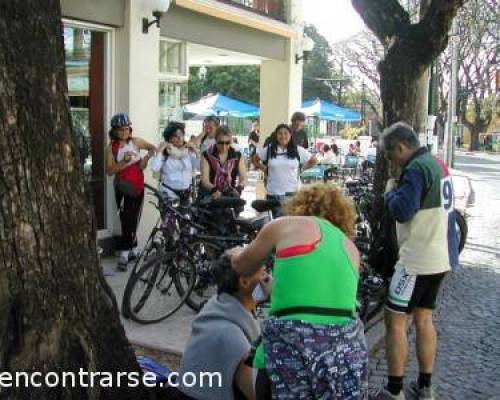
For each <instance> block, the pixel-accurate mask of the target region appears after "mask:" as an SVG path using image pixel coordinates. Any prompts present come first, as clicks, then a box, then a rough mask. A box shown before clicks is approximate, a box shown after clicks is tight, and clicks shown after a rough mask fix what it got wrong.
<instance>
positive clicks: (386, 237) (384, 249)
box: [368, 211, 399, 278]
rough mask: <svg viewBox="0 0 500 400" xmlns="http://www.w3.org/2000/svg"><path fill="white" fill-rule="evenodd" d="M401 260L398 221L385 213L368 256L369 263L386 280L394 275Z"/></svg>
mask: <svg viewBox="0 0 500 400" xmlns="http://www.w3.org/2000/svg"><path fill="white" fill-rule="evenodd" d="M398 259H399V246H398V238H397V234H396V221H395V220H394V218H392V216H391V215H390V214H389V213H388V212H387V211H385V212H384V215H383V217H382V222H381V223H380V227H379V229H378V231H377V232H376V233H375V235H374V238H373V243H372V245H371V247H370V253H369V255H368V263H369V265H371V266H372V268H373V269H374V270H375V271H376V272H377V273H378V274H380V275H381V276H382V277H384V278H390V277H392V275H393V274H394V267H395V266H396V263H397V262H398Z"/></svg>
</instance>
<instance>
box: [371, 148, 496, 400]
mask: <svg viewBox="0 0 500 400" xmlns="http://www.w3.org/2000/svg"><path fill="white" fill-rule="evenodd" d="M455 168H456V169H459V170H461V171H463V172H465V173H467V174H469V176H470V177H471V178H472V180H473V187H474V190H475V192H476V204H475V206H474V207H473V208H471V209H470V210H469V213H470V216H469V218H468V225H469V236H468V239H467V244H466V247H465V250H464V252H463V253H462V256H461V258H460V262H461V268H460V269H459V271H457V272H454V273H452V274H449V276H448V277H447V278H446V280H445V282H444V285H443V288H442V292H441V295H440V298H439V300H438V301H439V306H438V308H437V310H436V315H435V319H436V326H437V330H438V335H439V349H438V356H437V360H436V368H435V373H434V377H433V382H434V384H435V387H436V392H437V396H438V398H439V399H450V400H464V399H470V400H490V399H500V234H499V230H500V185H499V182H500V156H493V155H487V154H464V153H461V154H458V155H457V157H456V163H455ZM410 343H411V346H412V349H411V352H410V356H409V367H408V371H407V374H406V382H409V381H410V380H412V379H415V378H416V376H417V374H418V367H417V362H416V356H415V350H414V344H415V337H414V331H413V329H412V330H411V332H410ZM370 372H371V378H370V387H372V388H374V389H375V388H378V387H380V386H381V385H382V384H384V383H385V382H386V379H387V364H386V362H385V349H384V348H382V349H380V350H379V351H378V352H377V353H376V354H375V355H374V356H373V357H372V359H371V360H370Z"/></svg>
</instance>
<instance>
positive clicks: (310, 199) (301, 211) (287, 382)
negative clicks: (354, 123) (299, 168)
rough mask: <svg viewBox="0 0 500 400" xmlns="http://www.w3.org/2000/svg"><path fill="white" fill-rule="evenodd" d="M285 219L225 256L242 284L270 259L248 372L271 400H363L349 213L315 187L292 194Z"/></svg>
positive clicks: (336, 193)
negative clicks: (265, 386) (262, 382)
mask: <svg viewBox="0 0 500 400" xmlns="http://www.w3.org/2000/svg"><path fill="white" fill-rule="evenodd" d="M285 214H286V215H287V216H286V217H283V218H279V219H277V220H275V221H273V222H271V223H270V224H268V225H267V226H265V227H264V228H263V229H262V231H261V232H260V233H259V235H258V236H257V238H256V239H255V240H254V241H253V242H252V243H251V244H250V245H249V246H247V247H246V248H245V249H233V250H232V251H231V252H230V255H231V258H232V265H233V268H234V269H235V270H236V271H237V272H238V273H239V274H241V275H242V276H251V275H252V274H254V273H255V271H257V270H258V269H259V268H260V266H262V265H263V264H264V262H265V260H266V259H267V257H268V255H269V254H270V253H275V265H274V273H273V276H274V280H273V287H272V295H271V308H270V316H271V317H270V318H269V319H268V320H266V321H265V323H264V328H263V336H262V346H261V347H260V348H259V349H258V350H257V355H256V362H257V365H256V367H258V368H265V371H266V372H267V374H268V375H269V377H270V378H271V381H272V385H271V386H272V396H273V398H277V399H281V398H283V399H285V398H287V399H288V398H293V399H367V398H368V372H367V365H368V352H367V346H366V341H365V337H364V330H363V325H362V323H361V321H360V320H359V319H358V318H357V316H356V312H355V309H356V292H357V286H358V269H359V263H360V257H359V253H358V251H357V249H356V247H355V245H354V243H353V242H352V241H351V240H350V237H352V234H353V229H354V221H355V217H356V215H355V211H354V206H353V204H352V202H351V201H350V200H348V199H347V198H346V197H344V196H343V194H342V192H341V191H340V189H338V188H336V187H335V186H329V185H316V186H313V187H309V188H307V189H303V190H301V191H300V192H298V193H297V194H296V195H295V196H294V197H293V198H292V200H291V201H290V202H289V203H288V205H287V207H286V208H285ZM259 363H260V365H258V364H259ZM254 365H255V364H254ZM257 382H259V379H258V380H257ZM256 391H257V393H259V387H256ZM266 396H267V395H266V394H262V395H261V396H258V398H266Z"/></svg>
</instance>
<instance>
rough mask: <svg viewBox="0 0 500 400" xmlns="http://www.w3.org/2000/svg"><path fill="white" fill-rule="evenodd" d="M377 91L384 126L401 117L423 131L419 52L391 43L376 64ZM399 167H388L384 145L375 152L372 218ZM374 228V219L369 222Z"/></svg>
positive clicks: (424, 79)
mask: <svg viewBox="0 0 500 400" xmlns="http://www.w3.org/2000/svg"><path fill="white" fill-rule="evenodd" d="M379 73H380V94H381V98H382V107H383V115H384V126H386V127H388V126H391V125H392V124H394V123H396V122H399V121H404V122H406V123H408V124H409V125H410V126H412V127H413V128H414V129H415V132H417V134H418V133H425V130H426V123H427V93H428V67H427V66H425V65H420V62H419V60H418V52H416V51H414V49H412V48H411V47H409V46H408V43H405V41H400V42H399V44H395V45H394V46H392V47H391V48H390V49H389V51H388V53H387V54H386V56H385V58H384V60H382V61H381V62H380V64H379ZM397 174H398V171H397V170H396V169H395V168H392V171H391V168H390V165H389V163H388V162H387V160H386V159H385V154H384V151H383V149H381V151H379V152H378V154H377V163H376V168H375V178H374V193H375V202H374V205H373V216H372V218H371V219H372V221H374V222H375V221H381V217H382V214H383V211H384V202H383V193H384V190H385V184H386V182H387V179H388V178H389V175H393V176H396V175H397ZM372 228H374V229H375V230H376V229H377V226H376V223H375V225H374V226H372Z"/></svg>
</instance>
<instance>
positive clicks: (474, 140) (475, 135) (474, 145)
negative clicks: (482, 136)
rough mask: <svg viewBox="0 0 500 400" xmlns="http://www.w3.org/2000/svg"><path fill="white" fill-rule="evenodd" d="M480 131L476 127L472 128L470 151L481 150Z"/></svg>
mask: <svg viewBox="0 0 500 400" xmlns="http://www.w3.org/2000/svg"><path fill="white" fill-rule="evenodd" d="M479 133H480V132H479V131H478V130H476V129H474V128H473V129H471V130H470V151H476V150H479Z"/></svg>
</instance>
